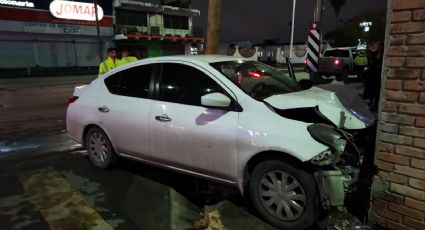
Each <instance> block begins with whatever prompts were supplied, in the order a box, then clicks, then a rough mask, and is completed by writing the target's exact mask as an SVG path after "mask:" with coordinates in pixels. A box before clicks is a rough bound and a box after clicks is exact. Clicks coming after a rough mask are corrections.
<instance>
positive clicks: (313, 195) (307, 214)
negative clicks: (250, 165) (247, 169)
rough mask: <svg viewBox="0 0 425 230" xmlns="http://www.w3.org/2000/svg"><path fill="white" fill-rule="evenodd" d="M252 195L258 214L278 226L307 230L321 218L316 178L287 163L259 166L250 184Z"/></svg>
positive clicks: (261, 164)
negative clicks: (319, 215)
mask: <svg viewBox="0 0 425 230" xmlns="http://www.w3.org/2000/svg"><path fill="white" fill-rule="evenodd" d="M249 193H250V198H251V202H252V204H253V206H254V208H255V209H256V211H257V212H258V214H259V215H260V216H261V217H262V218H263V219H264V220H266V221H267V222H268V223H270V224H272V225H274V226H276V227H279V228H283V229H305V228H308V227H310V226H312V225H313V224H314V223H315V222H316V221H317V219H318V210H319V209H318V199H317V197H318V196H317V187H316V183H315V180H314V178H313V176H312V175H311V174H309V173H307V172H306V171H304V170H302V169H300V168H298V167H293V166H292V165H290V164H288V163H285V162H283V161H278V160H268V161H264V162H261V163H260V164H258V165H257V166H256V167H255V169H254V171H253V173H252V176H251V178H250V181H249Z"/></svg>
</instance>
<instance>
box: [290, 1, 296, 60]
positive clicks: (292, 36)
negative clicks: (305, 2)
mask: <svg viewBox="0 0 425 230" xmlns="http://www.w3.org/2000/svg"><path fill="white" fill-rule="evenodd" d="M296 5H297V0H292V23H291V24H292V25H291V42H290V44H289V59H291V60H292V53H293V51H292V50H293V49H294V27H295V7H296Z"/></svg>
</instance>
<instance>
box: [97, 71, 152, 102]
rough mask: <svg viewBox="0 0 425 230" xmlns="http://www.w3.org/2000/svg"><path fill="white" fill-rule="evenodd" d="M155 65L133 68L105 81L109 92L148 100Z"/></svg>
mask: <svg viewBox="0 0 425 230" xmlns="http://www.w3.org/2000/svg"><path fill="white" fill-rule="evenodd" d="M152 70H153V65H152V64H149V65H142V66H136V67H132V68H129V69H126V70H123V71H120V72H119V73H116V74H114V75H111V76H110V77H107V78H106V79H105V84H106V87H107V88H108V90H109V92H110V93H112V94H116V95H121V96H128V97H137V98H148V97H149V85H150V81H151V75H152Z"/></svg>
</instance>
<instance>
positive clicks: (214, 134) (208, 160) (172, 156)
mask: <svg viewBox="0 0 425 230" xmlns="http://www.w3.org/2000/svg"><path fill="white" fill-rule="evenodd" d="M151 112H152V115H151V117H150V130H151V146H152V156H151V157H152V158H155V159H156V160H158V161H161V162H166V163H167V164H172V165H177V166H180V167H183V168H188V169H191V170H193V171H195V172H203V173H207V174H210V175H213V176H216V177H220V178H222V179H228V180H233V181H234V180H236V170H237V168H236V162H237V148H236V138H237V134H238V113H237V112H233V111H224V110H219V109H207V108H204V107H201V106H192V105H181V104H176V103H169V102H161V101H157V102H154V103H153V105H152V109H151ZM161 115H162V116H164V115H166V116H168V117H169V118H170V119H171V121H169V122H161V121H158V120H156V119H155V118H154V117H155V116H161Z"/></svg>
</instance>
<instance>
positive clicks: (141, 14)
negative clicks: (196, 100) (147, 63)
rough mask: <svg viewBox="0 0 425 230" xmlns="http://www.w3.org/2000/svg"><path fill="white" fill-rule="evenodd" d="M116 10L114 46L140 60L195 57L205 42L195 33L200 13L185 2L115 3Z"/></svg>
mask: <svg viewBox="0 0 425 230" xmlns="http://www.w3.org/2000/svg"><path fill="white" fill-rule="evenodd" d="M113 6H114V16H115V17H114V42H115V44H116V45H117V46H118V48H121V49H124V48H126V49H129V50H130V51H132V52H133V54H134V55H136V56H137V57H139V58H145V57H156V56H163V55H174V54H191V53H192V52H191V51H194V50H197V49H198V48H199V46H200V45H201V44H202V43H203V42H204V38H202V37H195V36H194V31H193V17H196V16H199V15H200V11H199V10H196V9H191V8H190V6H189V5H185V4H184V3H183V1H177V2H174V3H173V4H167V3H164V1H163V3H162V4H153V3H149V2H144V1H137V0H115V1H114V2H113Z"/></svg>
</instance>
